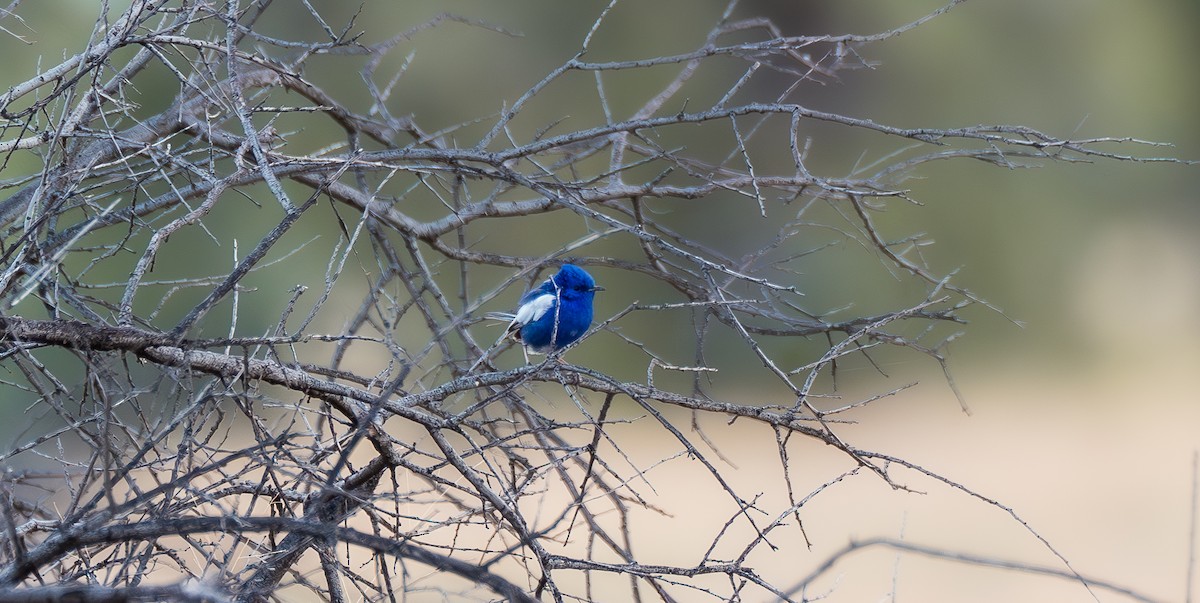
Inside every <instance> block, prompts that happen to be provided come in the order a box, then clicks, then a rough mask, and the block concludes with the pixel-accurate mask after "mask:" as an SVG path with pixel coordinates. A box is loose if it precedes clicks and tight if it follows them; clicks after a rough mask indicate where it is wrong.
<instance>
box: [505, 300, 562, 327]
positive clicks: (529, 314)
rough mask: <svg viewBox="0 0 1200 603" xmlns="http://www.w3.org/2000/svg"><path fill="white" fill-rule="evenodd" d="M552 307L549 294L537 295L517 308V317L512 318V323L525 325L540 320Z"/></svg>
mask: <svg viewBox="0 0 1200 603" xmlns="http://www.w3.org/2000/svg"><path fill="white" fill-rule="evenodd" d="M552 306H554V296H553V295H551V294H549V293H544V294H542V295H539V296H537V297H535V298H533V299H531V300H529V301H527V302H525V303H523V304H521V307H520V308H517V315H516V317H514V318H513V323H515V324H519V325H527V324H529V323H531V322H533V321H535V320H537V319H539V318H541V317H542V316H543V315H544V314H546V311H547V310H549V309H550V308H551V307H552Z"/></svg>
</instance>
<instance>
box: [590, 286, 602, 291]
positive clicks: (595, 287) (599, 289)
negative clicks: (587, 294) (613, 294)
mask: <svg viewBox="0 0 1200 603" xmlns="http://www.w3.org/2000/svg"><path fill="white" fill-rule="evenodd" d="M603 290H604V287H598V286H593V287H592V291H603Z"/></svg>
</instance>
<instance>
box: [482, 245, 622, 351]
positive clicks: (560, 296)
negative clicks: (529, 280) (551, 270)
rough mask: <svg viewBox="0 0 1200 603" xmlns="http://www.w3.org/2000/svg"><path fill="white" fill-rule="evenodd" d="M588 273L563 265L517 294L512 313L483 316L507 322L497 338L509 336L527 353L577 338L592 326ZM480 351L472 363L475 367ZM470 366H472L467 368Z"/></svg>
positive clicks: (592, 291) (593, 291)
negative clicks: (518, 300) (523, 292)
mask: <svg viewBox="0 0 1200 603" xmlns="http://www.w3.org/2000/svg"><path fill="white" fill-rule="evenodd" d="M603 290H604V288H603V287H597V286H596V281H595V280H594V279H593V278H592V275H590V274H588V273H587V271H585V270H584V269H582V268H580V267H578V266H575V265H573V264H563V266H562V268H560V269H559V270H558V273H556V274H555V275H554V276H552V277H550V278H548V279H546V280H545V281H544V282H543V283H542V284H541V285H538V286H537V287H536V288H535V289H532V290H530V291H529V292H528V293H526V294H525V295H523V296H521V303H520V305H518V306H517V311H516V312H515V313H512V314H510V313H508V312H489V313H487V314H485V315H484V316H485V317H487V318H491V319H495V320H506V321H508V328H507V329H506V330H505V332H504V335H503V336H502V337H501V339H503V338H504V337H510V338H512V339H513V340H514V341H517V342H519V343H520V344H521V345H523V346H524V347H525V361H526V362H528V361H529V353H530V352H533V353H535V354H547V353H549V352H552V351H554V350H558V349H561V348H564V347H566V346H568V345H570V344H572V343H574V342H575V340H577V339H579V338H580V337H581V336H583V334H584V333H585V332H587V330H588V327H590V326H592V300H593V298H594V297H595V294H596V292H597V291H603ZM486 357H487V354H484V356H483V357H482V358H480V359H479V360H478V361H477V362H476V363H475V365H476V366H478V365H479V363H480V362H483V359H484V358H486ZM471 368H472V369H474V368H475V367H474V366H473V367H471Z"/></svg>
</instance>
